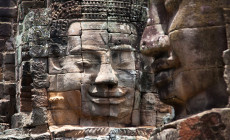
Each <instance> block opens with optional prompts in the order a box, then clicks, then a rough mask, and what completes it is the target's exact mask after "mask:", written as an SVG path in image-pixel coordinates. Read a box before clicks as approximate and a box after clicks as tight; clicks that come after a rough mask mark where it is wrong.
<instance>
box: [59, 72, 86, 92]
mask: <svg viewBox="0 0 230 140" xmlns="http://www.w3.org/2000/svg"><path fill="white" fill-rule="evenodd" d="M81 80H82V74H81V73H66V74H58V75H57V91H70V90H79V89H81Z"/></svg>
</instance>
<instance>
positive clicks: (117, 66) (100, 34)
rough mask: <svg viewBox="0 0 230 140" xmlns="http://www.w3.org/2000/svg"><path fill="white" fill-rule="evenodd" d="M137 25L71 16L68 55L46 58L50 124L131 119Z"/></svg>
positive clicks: (102, 123)
mask: <svg viewBox="0 0 230 140" xmlns="http://www.w3.org/2000/svg"><path fill="white" fill-rule="evenodd" d="M136 40H137V37H136V29H135V27H134V26H131V24H124V23H117V22H109V23H107V22H73V23H72V24H71V25H70V26H69V29H68V44H67V55H66V56H62V57H60V56H59V57H53V58H49V61H48V62H49V76H50V87H49V91H50V92H49V101H50V103H51V110H50V112H51V113H50V114H51V115H52V117H51V118H52V119H53V120H51V121H50V125H52V124H76V125H79V124H80V125H82V126H86V125H90V126H95V125H100V126H108V125H109V126H119V125H121V126H122V125H127V124H130V123H131V115H132V109H133V103H134V92H135V79H136V68H135V47H136V43H135V42H136Z"/></svg>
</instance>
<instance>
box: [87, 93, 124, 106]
mask: <svg viewBox="0 0 230 140" xmlns="http://www.w3.org/2000/svg"><path fill="white" fill-rule="evenodd" d="M88 98H89V99H90V100H91V101H92V102H94V103H96V104H114V105H116V104H120V103H123V102H124V101H125V100H126V98H125V97H120V98H108V97H107V98H100V97H92V96H90V95H89V94H88Z"/></svg>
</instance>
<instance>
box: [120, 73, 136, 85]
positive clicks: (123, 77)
mask: <svg viewBox="0 0 230 140" xmlns="http://www.w3.org/2000/svg"><path fill="white" fill-rule="evenodd" d="M116 76H117V78H118V87H130V88H134V87H135V79H136V71H135V70H116Z"/></svg>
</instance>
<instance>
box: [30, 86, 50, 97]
mask: <svg viewBox="0 0 230 140" xmlns="http://www.w3.org/2000/svg"><path fill="white" fill-rule="evenodd" d="M31 91H32V94H33V95H37V96H48V94H47V91H46V89H45V88H43V89H32V90H31Z"/></svg>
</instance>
